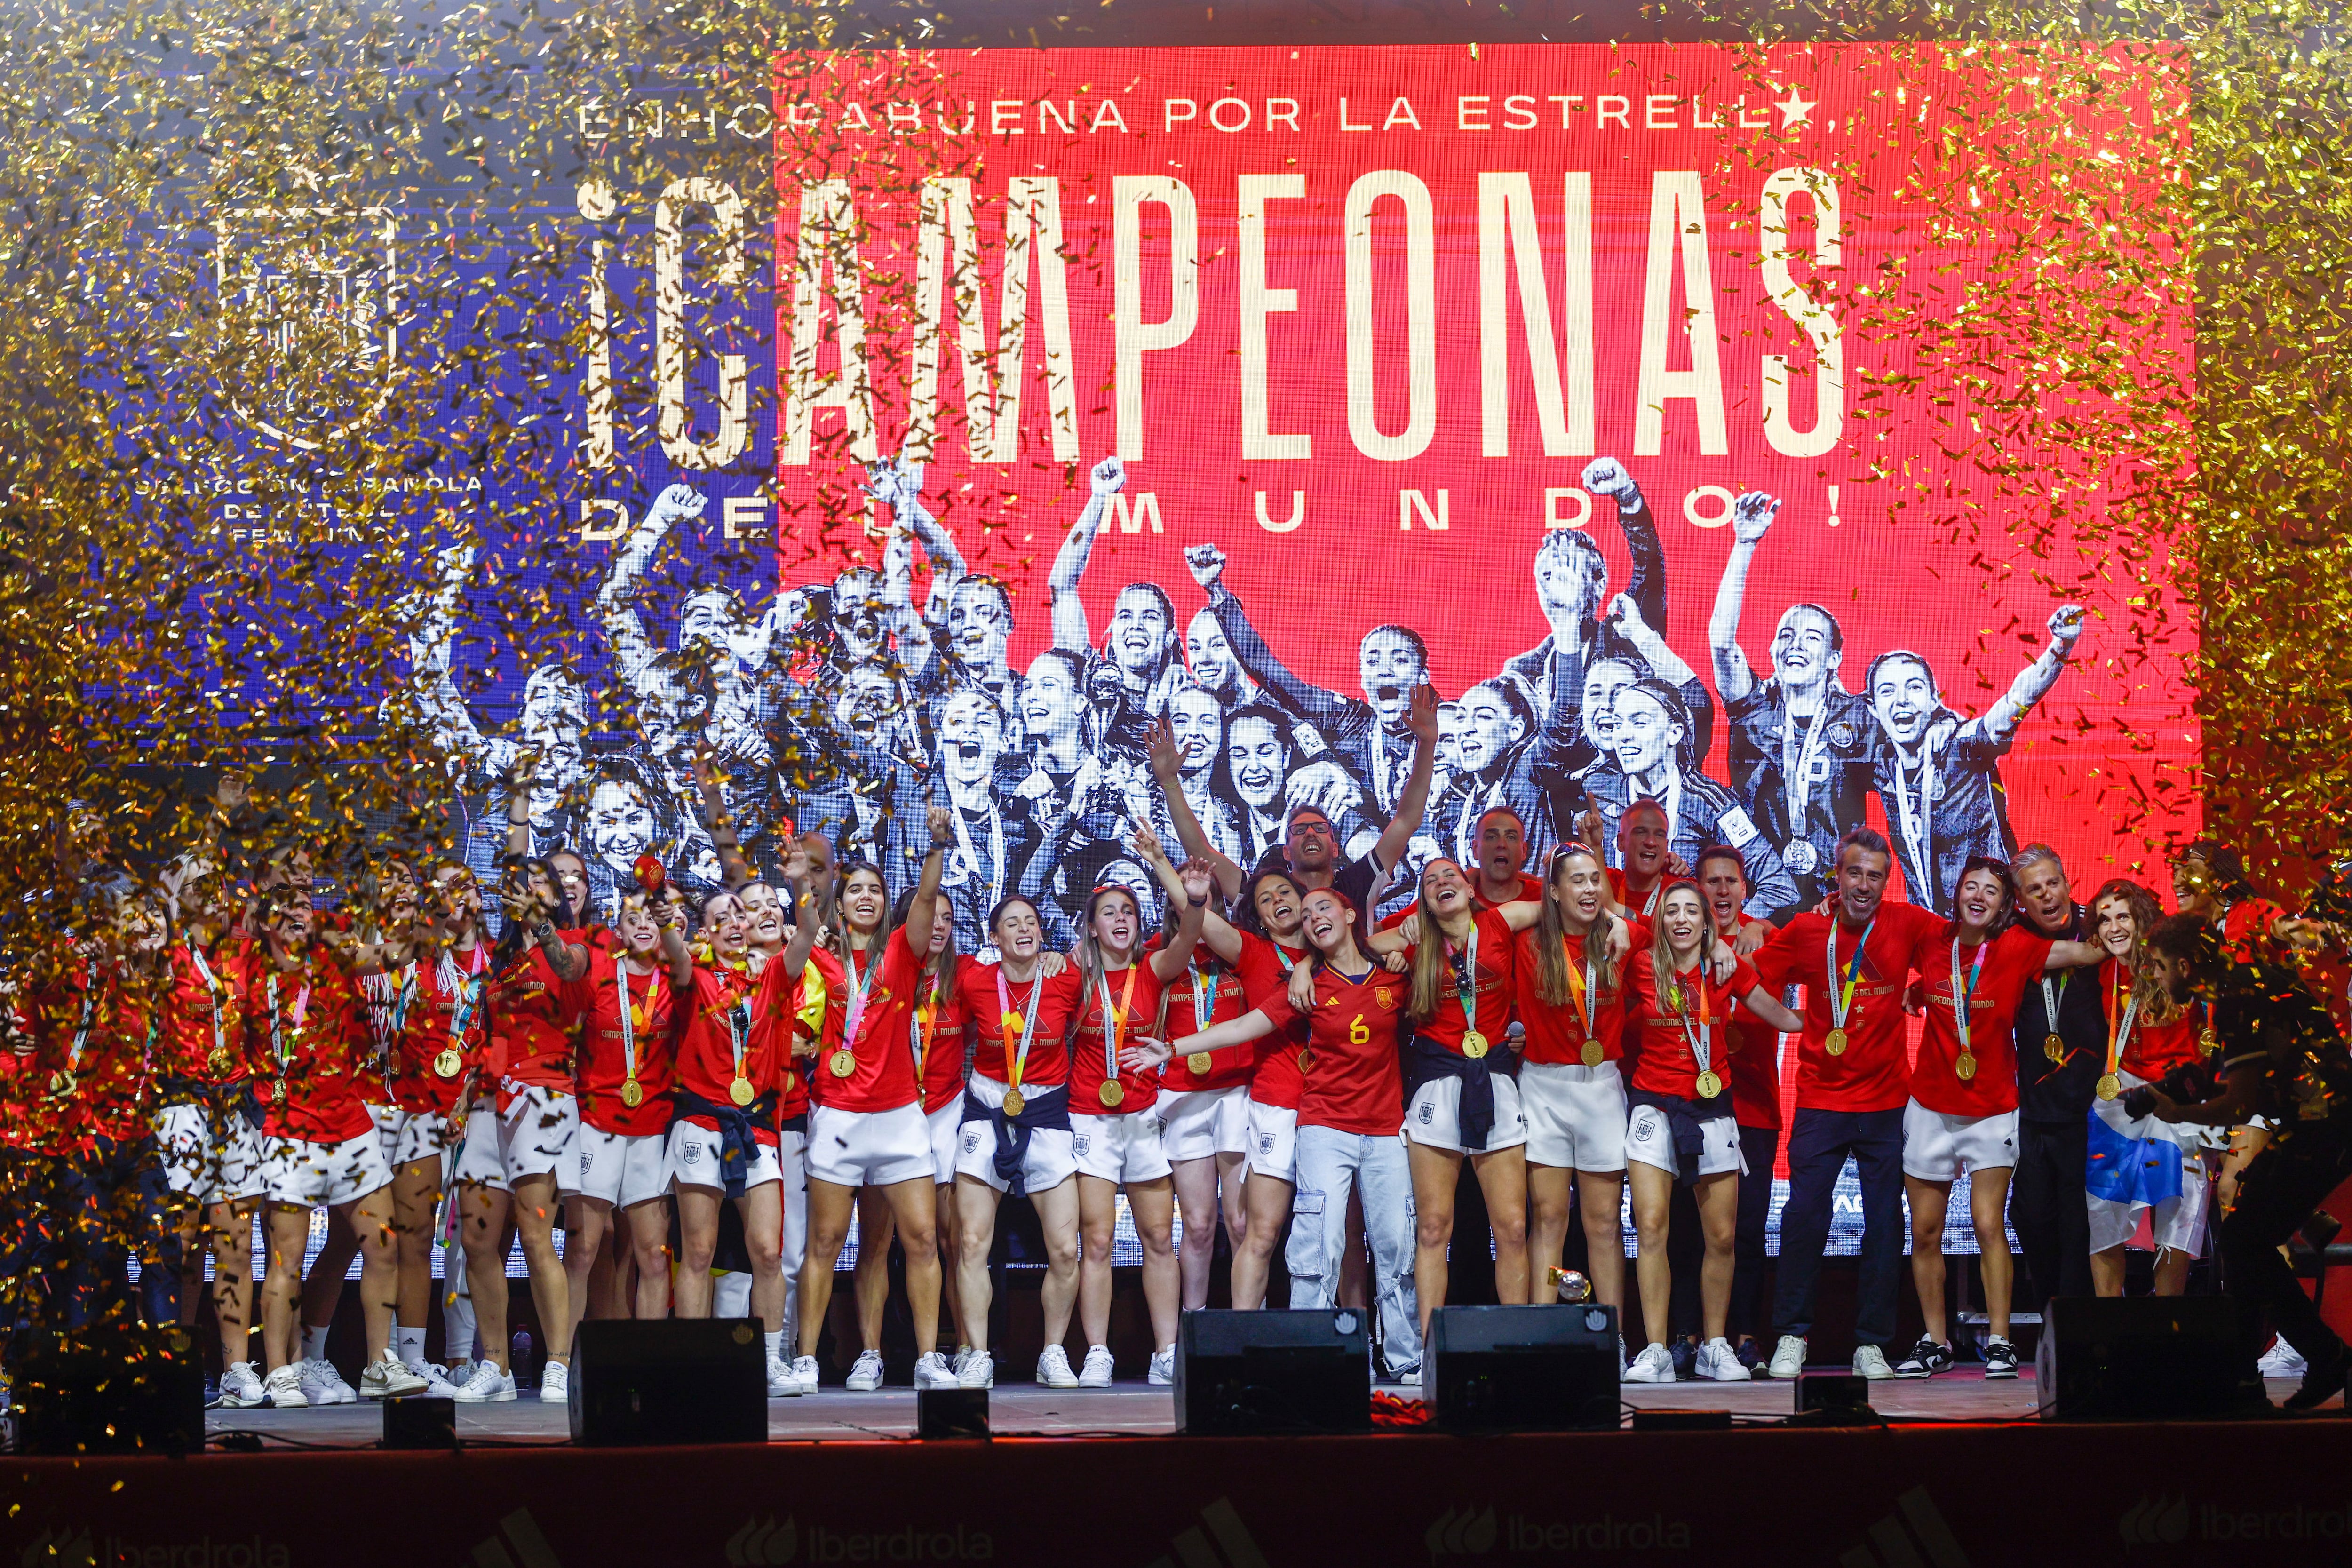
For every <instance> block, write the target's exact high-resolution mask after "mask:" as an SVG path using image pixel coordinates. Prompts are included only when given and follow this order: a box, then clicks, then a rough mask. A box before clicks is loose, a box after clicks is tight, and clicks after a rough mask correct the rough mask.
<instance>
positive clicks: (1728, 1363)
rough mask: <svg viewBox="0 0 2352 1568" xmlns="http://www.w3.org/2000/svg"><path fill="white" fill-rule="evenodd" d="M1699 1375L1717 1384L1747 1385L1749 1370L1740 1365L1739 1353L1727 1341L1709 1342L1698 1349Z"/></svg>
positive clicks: (1715, 1340) (1716, 1340)
mask: <svg viewBox="0 0 2352 1568" xmlns="http://www.w3.org/2000/svg"><path fill="white" fill-rule="evenodd" d="M1698 1374H1699V1375H1700V1376H1701V1377H1711V1378H1713V1379H1715V1380H1716V1381H1717V1383H1746V1382H1748V1369H1747V1368H1746V1367H1744V1366H1742V1365H1740V1364H1739V1352H1738V1351H1736V1350H1733V1349H1732V1348H1731V1342H1730V1341H1729V1340H1725V1339H1714V1340H1709V1341H1707V1342H1706V1343H1705V1344H1703V1345H1701V1346H1699V1347H1698Z"/></svg>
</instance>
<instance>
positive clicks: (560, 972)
mask: <svg viewBox="0 0 2352 1568" xmlns="http://www.w3.org/2000/svg"><path fill="white" fill-rule="evenodd" d="M507 897H508V898H509V900H514V907H515V911H516V914H517V915H518V917H519V918H520V919H521V921H523V929H525V930H526V931H530V940H531V941H532V942H536V943H537V944H538V946H539V951H540V952H541V953H543V954H545V955H546V957H547V967H548V968H550V969H551V970H553V971H554V972H555V977H556V978H557V979H558V980H563V981H572V980H578V979H580V978H582V977H583V976H584V975H585V974H586V973H588V949H587V948H586V947H584V946H583V945H582V944H581V943H579V942H566V941H564V940H563V933H562V932H561V931H557V930H556V929H555V921H554V918H553V911H551V910H549V909H548V907H547V906H546V905H545V904H543V903H541V902H540V901H539V900H536V899H534V898H532V897H531V895H530V884H529V883H528V882H527V881H526V880H525V879H523V878H522V877H521V876H520V874H518V875H516V877H515V878H514V879H513V880H512V881H511V882H509V885H508V889H507Z"/></svg>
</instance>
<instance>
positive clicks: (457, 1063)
mask: <svg viewBox="0 0 2352 1568" xmlns="http://www.w3.org/2000/svg"><path fill="white" fill-rule="evenodd" d="M465 1065H466V1059H465V1058H463V1057H461V1056H459V1055H458V1054H457V1047H455V1046H448V1047H444V1048H443V1050H442V1052H441V1054H440V1055H439V1056H437V1057H435V1058H433V1070H434V1071H435V1072H436V1073H438V1074H440V1075H441V1076H442V1077H443V1078H456V1077H457V1069H458V1068H462V1067H464V1066H465Z"/></svg>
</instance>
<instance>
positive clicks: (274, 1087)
mask: <svg viewBox="0 0 2352 1568" xmlns="http://www.w3.org/2000/svg"><path fill="white" fill-rule="evenodd" d="M269 1098H270V1099H271V1100H274V1101H276V1102H277V1103H278V1104H280V1105H283V1104H285V1103H286V1080H285V1079H282V1078H281V1079H278V1080H277V1081H275V1082H273V1083H272V1084H271V1085H270V1086H269Z"/></svg>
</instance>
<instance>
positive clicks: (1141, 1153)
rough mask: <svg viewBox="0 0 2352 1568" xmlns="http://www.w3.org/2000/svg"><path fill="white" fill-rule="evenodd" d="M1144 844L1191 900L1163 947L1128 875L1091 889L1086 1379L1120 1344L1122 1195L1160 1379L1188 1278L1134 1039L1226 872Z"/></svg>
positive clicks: (1085, 975) (1075, 1070)
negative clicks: (1176, 862) (1146, 932)
mask: <svg viewBox="0 0 2352 1568" xmlns="http://www.w3.org/2000/svg"><path fill="white" fill-rule="evenodd" d="M1135 848H1136V853H1137V855H1138V857H1139V858H1141V859H1142V860H1143V861H1144V862H1145V864H1147V865H1149V866H1150V867H1151V868H1153V869H1154V870H1155V871H1156V872H1158V874H1159V876H1160V882H1161V885H1162V886H1163V887H1164V888H1165V889H1167V892H1168V896H1169V897H1170V899H1171V900H1182V905H1181V915H1180V916H1179V919H1178V922H1177V926H1176V933H1175V935H1174V936H1172V937H1171V938H1170V939H1169V941H1168V943H1167V945H1166V946H1164V947H1160V948H1158V949H1156V950H1153V951H1150V952H1146V951H1144V947H1143V911H1142V910H1141V908H1140V907H1139V905H1138V904H1137V903H1136V900H1135V893H1134V891H1133V889H1129V887H1128V886H1127V885H1126V884H1124V883H1108V884H1105V885H1104V886H1102V887H1098V888H1097V889H1095V890H1094V891H1093V892H1092V893H1090V894H1088V895H1087V902H1086V909H1085V911H1084V914H1083V916H1082V917H1081V918H1082V921H1083V928H1082V929H1083V930H1084V931H1085V933H1086V934H1085V935H1084V936H1082V937H1081V938H1080V939H1079V942H1078V950H1077V952H1076V953H1075V954H1074V955H1073V956H1074V957H1075V958H1076V961H1077V967H1078V970H1079V982H1080V993H1079V998H1078V1010H1077V1016H1076V1017H1075V1018H1074V1019H1073V1020H1072V1026H1071V1032H1070V1152H1071V1154H1072V1156H1073V1157H1074V1158H1075V1159H1076V1161H1077V1165H1078V1239H1079V1253H1078V1323H1079V1327H1080V1328H1081V1329H1083V1330H1084V1331H1085V1332H1086V1336H1087V1359H1086V1361H1085V1363H1083V1364H1081V1365H1080V1367H1079V1369H1078V1386H1079V1387H1081V1388H1108V1387H1109V1386H1110V1381H1111V1374H1112V1371H1113V1365H1112V1360H1111V1353H1110V1286H1111V1272H1110V1251H1111V1240H1112V1237H1113V1236H1114V1235H1115V1234H1116V1233H1117V1230H1118V1194H1119V1193H1120V1191H1121V1190H1122V1189H1124V1190H1125V1191H1126V1193H1127V1202H1128V1212H1129V1215H1131V1216H1132V1217H1133V1219H1134V1221H1135V1234H1136V1237H1137V1239H1138V1240H1139V1241H1140V1242H1141V1243H1142V1246H1143V1299H1144V1303H1145V1306H1146V1308H1147V1310H1149V1312H1150V1318H1151V1342H1152V1353H1151V1364H1150V1369H1149V1372H1148V1374H1147V1375H1148V1376H1149V1378H1150V1381H1151V1382H1152V1383H1155V1384H1169V1383H1173V1382H1174V1381H1175V1377H1176V1312H1177V1303H1178V1300H1180V1296H1181V1289H1182V1285H1181V1279H1180V1278H1179V1276H1178V1274H1177V1269H1176V1253H1175V1230H1174V1226H1173V1223H1172V1222H1173V1221H1174V1219H1175V1217H1176V1188H1175V1184H1174V1182H1173V1181H1172V1180H1171V1173H1170V1168H1169V1164H1168V1153H1167V1151H1166V1150H1165V1149H1163V1148H1162V1147H1161V1146H1160V1114H1159V1110H1158V1101H1159V1098H1160V1075H1159V1073H1158V1072H1157V1071H1156V1070H1149V1069H1143V1068H1137V1067H1136V1066H1135V1065H1134V1062H1135V1060H1136V1059H1137V1058H1136V1052H1135V1048H1134V1047H1133V1045H1132V1042H1133V1041H1134V1039H1135V1038H1136V1037H1138V1036H1139V1035H1142V1034H1145V1033H1148V1032H1149V1030H1150V1020H1151V1019H1152V1018H1153V1017H1154V1016H1156V1015H1157V1014H1158V1011H1159V1007H1160V989H1161V987H1163V986H1165V985H1166V984H1168V982H1169V981H1171V979H1173V978H1174V977H1175V976H1177V975H1179V974H1181V973H1183V972H1184V966H1185V965H1186V964H1187V963H1190V962H1191V961H1192V948H1193V944H1194V943H1195V942H1198V941H1199V940H1200V935H1201V917H1202V912H1203V911H1204V910H1207V908H1208V907H1209V889H1211V888H1213V887H1214V886H1215V885H1216V879H1215V875H1214V873H1213V872H1212V871H1211V869H1210V868H1209V863H1208V862H1207V861H1206V860H1188V861H1186V862H1185V863H1184V866H1183V867H1182V868H1181V869H1179V868H1176V867H1174V866H1171V865H1170V864H1169V860H1168V854H1167V851H1166V850H1164V849H1162V848H1161V847H1160V840H1159V838H1158V837H1156V836H1154V835H1153V834H1152V832H1151V830H1150V829H1149V828H1145V829H1143V830H1142V831H1140V832H1139V833H1138V834H1137V835H1136V838H1135Z"/></svg>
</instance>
